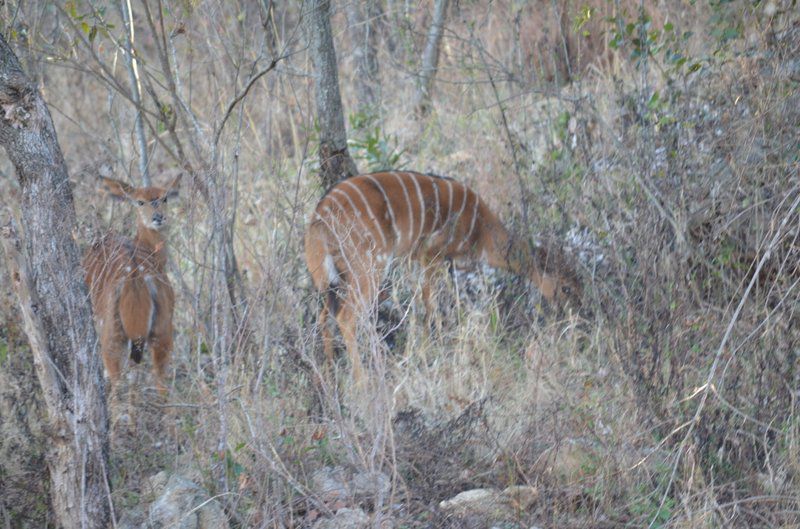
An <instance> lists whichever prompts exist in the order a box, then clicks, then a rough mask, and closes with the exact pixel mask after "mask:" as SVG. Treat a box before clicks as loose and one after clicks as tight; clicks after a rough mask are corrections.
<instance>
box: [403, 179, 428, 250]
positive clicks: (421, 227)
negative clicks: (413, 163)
mask: <svg viewBox="0 0 800 529" xmlns="http://www.w3.org/2000/svg"><path fill="white" fill-rule="evenodd" d="M405 174H406V175H408V177H409V178H411V181H412V182H414V187H416V188H417V198H419V234H418V235H417V240H419V238H420V237H422V231H423V230H424V229H425V199H424V198H422V189H420V187H419V181H418V180H419V178H420V175H418V174H416V173H405Z"/></svg>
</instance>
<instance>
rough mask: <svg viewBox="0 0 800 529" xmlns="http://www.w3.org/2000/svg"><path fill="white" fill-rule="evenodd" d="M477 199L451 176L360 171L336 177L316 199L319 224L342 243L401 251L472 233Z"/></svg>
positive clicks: (439, 245) (444, 242)
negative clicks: (346, 177)
mask: <svg viewBox="0 0 800 529" xmlns="http://www.w3.org/2000/svg"><path fill="white" fill-rule="evenodd" d="M480 203H481V201H480V199H479V198H478V196H477V195H476V194H475V193H473V192H472V191H471V190H470V189H469V188H468V187H467V186H466V185H464V184H463V183H461V182H458V181H456V180H452V179H450V178H445V177H439V176H432V175H424V174H420V173H415V172H409V171H392V172H381V173H373V174H365V175H358V176H354V177H352V178H348V179H346V180H343V181H342V182H339V183H338V184H336V185H335V186H334V187H332V188H331V189H330V190H329V191H328V192H327V193H326V194H325V196H324V197H323V198H322V199H321V200H320V202H319V204H318V205H317V208H316V210H315V214H314V217H313V219H312V223H320V224H322V226H324V228H323V227H318V228H317V229H320V230H325V231H326V232H327V233H328V235H329V236H330V237H332V238H333V239H335V241H336V243H337V244H339V245H340V246H342V245H344V244H348V245H354V246H360V247H368V248H370V249H373V250H375V251H377V252H383V253H392V254H395V255H403V254H408V253H413V252H415V251H416V250H418V249H420V248H421V247H424V246H431V245H432V246H435V247H437V248H442V247H445V246H447V245H448V244H450V243H453V242H456V243H458V244H460V243H461V242H462V241H464V240H465V239H467V238H468V237H469V235H470V233H469V231H470V230H469V228H473V229H474V226H475V222H476V216H477V214H478V213H477V210H478V206H479V205H480Z"/></svg>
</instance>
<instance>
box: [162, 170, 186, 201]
mask: <svg viewBox="0 0 800 529" xmlns="http://www.w3.org/2000/svg"><path fill="white" fill-rule="evenodd" d="M182 176H183V173H181V174H179V175H178V176H176V177H175V179H174V180H173V181H172V182H170V184H169V185H168V186H167V194H166V197H167V198H175V197H177V196H178V194H179V193H180V190H181V177H182Z"/></svg>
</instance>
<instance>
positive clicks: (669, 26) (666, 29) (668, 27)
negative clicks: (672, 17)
mask: <svg viewBox="0 0 800 529" xmlns="http://www.w3.org/2000/svg"><path fill="white" fill-rule="evenodd" d="M673 29H675V27H674V26H673V25H672V22H667V23H666V24H664V33H669V32H670V31H672V30H673Z"/></svg>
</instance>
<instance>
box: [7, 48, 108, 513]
mask: <svg viewBox="0 0 800 529" xmlns="http://www.w3.org/2000/svg"><path fill="white" fill-rule="evenodd" d="M0 108H2V112H0V145H2V146H3V147H4V148H5V150H6V153H7V154H8V157H9V158H10V160H11V162H12V164H13V165H14V167H15V169H16V173H17V178H18V179H19V183H20V186H21V188H22V203H21V204H20V209H21V214H22V220H23V223H24V229H25V232H24V234H23V244H19V243H18V242H17V241H16V238H15V236H14V235H13V234H12V232H11V230H6V233H5V235H6V236H5V237H4V238H3V242H4V246H5V248H6V254H7V258H8V261H9V265H10V266H11V268H12V278H13V281H14V283H15V287H16V290H17V295H18V296H19V299H20V305H21V308H22V314H23V319H24V324H25V331H26V334H27V335H28V340H29V342H30V345H31V349H32V351H33V354H34V360H35V363H36V370H37V376H38V378H39V382H40V384H41V386H42V390H43V394H44V400H45V403H46V406H47V412H48V420H49V433H50V438H49V439H48V446H49V452H48V455H47V463H48V467H49V470H50V479H51V483H52V486H51V495H52V503H53V511H54V515H55V520H56V526H57V527H64V528H70V529H71V528H98V529H99V528H103V529H105V528H107V527H109V526H110V525H111V509H110V501H109V484H108V480H107V474H106V469H107V468H108V466H107V463H108V420H107V415H106V407H105V392H104V384H103V376H102V367H101V364H100V358H99V355H98V354H97V351H96V350H95V349H96V344H97V338H96V335H95V330H94V325H93V323H92V314H91V309H90V305H89V301H88V295H87V291H86V287H85V285H84V282H83V271H82V269H81V266H80V255H79V252H78V247H77V245H76V244H75V241H74V240H73V238H72V237H73V232H74V229H75V227H76V217H75V208H74V204H73V202H72V189H71V188H70V184H69V180H68V174H67V168H66V164H65V163H64V157H63V155H62V154H61V148H60V147H59V145H58V140H57V138H56V132H55V128H54V127H53V121H52V119H51V117H50V112H49V111H48V110H47V106H46V105H45V103H44V100H43V99H42V97H41V95H40V94H39V92H38V90H36V87H35V86H34V85H33V84H32V83H31V82H30V80H29V79H28V77H27V76H26V75H25V73H24V72H23V71H22V67H21V66H20V63H19V61H18V60H17V57H16V56H15V55H14V52H13V51H12V50H11V48H10V47H9V45H8V43H7V42H6V41H5V39H4V38H3V37H2V35H0Z"/></svg>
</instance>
